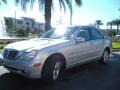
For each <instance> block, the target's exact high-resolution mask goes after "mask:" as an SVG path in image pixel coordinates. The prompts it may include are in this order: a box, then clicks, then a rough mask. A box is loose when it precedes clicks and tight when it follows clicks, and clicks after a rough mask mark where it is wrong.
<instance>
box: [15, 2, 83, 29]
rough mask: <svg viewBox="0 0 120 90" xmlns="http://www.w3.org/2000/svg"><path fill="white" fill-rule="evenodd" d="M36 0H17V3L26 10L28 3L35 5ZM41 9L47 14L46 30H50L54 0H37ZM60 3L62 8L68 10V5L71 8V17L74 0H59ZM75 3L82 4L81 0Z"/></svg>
mask: <svg viewBox="0 0 120 90" xmlns="http://www.w3.org/2000/svg"><path fill="white" fill-rule="evenodd" d="M35 1H36V0H15V2H16V4H20V5H21V7H22V9H23V10H26V7H27V6H28V3H30V5H31V7H33V5H34V2H35ZM37 1H38V4H39V7H40V9H42V10H43V11H44V14H45V31H48V30H49V29H50V28H51V15H52V13H51V11H52V7H53V1H54V0H37ZM56 1H57V0H56ZM58 1H59V5H60V10H61V9H62V8H63V9H64V11H65V10H66V6H68V8H69V10H70V17H72V13H73V8H72V0H58ZM74 1H75V3H76V4H77V5H78V6H80V5H81V0H74Z"/></svg>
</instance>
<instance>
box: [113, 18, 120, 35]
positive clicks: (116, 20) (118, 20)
mask: <svg viewBox="0 0 120 90" xmlns="http://www.w3.org/2000/svg"><path fill="white" fill-rule="evenodd" d="M112 22H113V25H116V26H117V33H118V32H119V26H120V19H115V20H113V21H112Z"/></svg>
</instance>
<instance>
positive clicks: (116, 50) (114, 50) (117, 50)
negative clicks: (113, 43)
mask: <svg viewBox="0 0 120 90" xmlns="http://www.w3.org/2000/svg"><path fill="white" fill-rule="evenodd" d="M119 51H120V49H112V52H119Z"/></svg>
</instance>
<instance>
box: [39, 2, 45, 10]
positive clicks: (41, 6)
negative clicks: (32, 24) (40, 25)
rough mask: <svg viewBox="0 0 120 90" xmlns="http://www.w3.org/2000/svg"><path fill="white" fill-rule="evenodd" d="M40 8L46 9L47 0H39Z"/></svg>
mask: <svg viewBox="0 0 120 90" xmlns="http://www.w3.org/2000/svg"><path fill="white" fill-rule="evenodd" d="M38 5H39V10H42V11H43V10H44V7H45V0H38Z"/></svg>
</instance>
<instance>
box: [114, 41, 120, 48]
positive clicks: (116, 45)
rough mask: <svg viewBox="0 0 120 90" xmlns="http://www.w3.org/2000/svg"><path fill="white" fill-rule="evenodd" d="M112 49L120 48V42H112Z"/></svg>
mask: <svg viewBox="0 0 120 90" xmlns="http://www.w3.org/2000/svg"><path fill="white" fill-rule="evenodd" d="M112 48H113V49H120V42H112Z"/></svg>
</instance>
